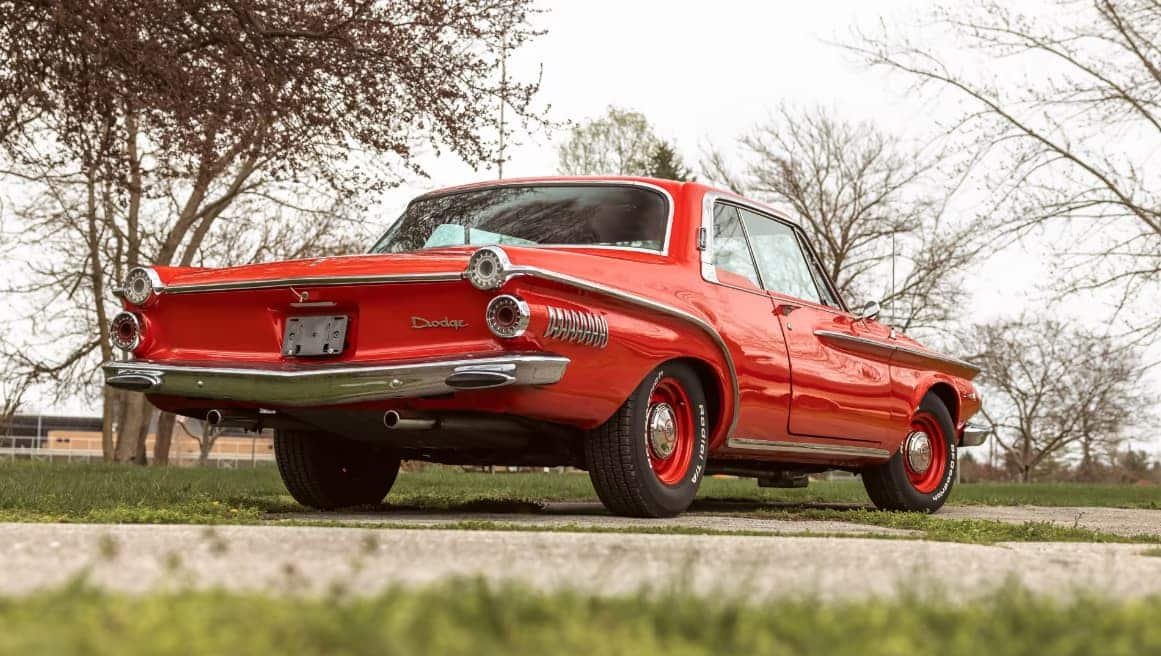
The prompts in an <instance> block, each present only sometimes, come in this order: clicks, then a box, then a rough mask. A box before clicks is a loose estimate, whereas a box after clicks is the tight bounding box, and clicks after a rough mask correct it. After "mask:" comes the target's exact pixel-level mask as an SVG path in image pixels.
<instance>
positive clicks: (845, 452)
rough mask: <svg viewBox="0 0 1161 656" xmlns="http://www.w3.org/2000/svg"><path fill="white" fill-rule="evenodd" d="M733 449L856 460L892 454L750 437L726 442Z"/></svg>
mask: <svg viewBox="0 0 1161 656" xmlns="http://www.w3.org/2000/svg"><path fill="white" fill-rule="evenodd" d="M726 446H728V447H730V448H731V449H742V450H746V451H769V452H771V453H798V454H810V455H817V456H853V457H856V458H879V459H882V460H887V459H888V458H890V457H891V452H890V451H888V450H886V449H880V448H877V447H869V446H846V445H841V444H815V443H813V442H782V441H776V440H755V439H751V438H748V437H731V438H730V439H729V440H727V441H726Z"/></svg>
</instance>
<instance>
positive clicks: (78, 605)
mask: <svg viewBox="0 0 1161 656" xmlns="http://www.w3.org/2000/svg"><path fill="white" fill-rule="evenodd" d="M1158 617H1161V599H1156V598H1154V599H1148V600H1143V601H1131V602H1118V601H1112V600H1106V599H1099V598H1089V597H1078V598H1076V599H1072V600H1069V601H1067V602H1058V601H1053V600H1052V599H1050V598H1047V597H1044V596H1038V595H1033V594H1030V593H1028V592H1026V591H1022V590H1020V589H1016V588H1009V589H1007V590H1005V591H1002V592H1000V593H997V594H995V595H993V596H991V597H988V598H986V599H984V600H982V601H979V602H973V603H970V604H954V603H947V602H944V601H938V600H935V601H933V600H931V599H921V598H909V597H907V596H903V597H902V598H899V599H896V600H882V599H876V600H869V601H853V602H828V603H824V602H820V601H816V600H809V599H797V600H796V599H780V600H777V601H771V602H763V603H746V602H744V601H721V600H707V599H704V598H700V597H698V596H697V595H689V594H682V593H680V592H679V591H673V592H668V593H662V594H654V595H641V596H632V597H622V598H615V597H614V598H598V597H589V596H585V595H582V594H579V593H569V592H563V593H540V592H532V591H529V590H526V589H521V588H512V587H502V588H495V587H489V586H487V585H485V584H482V583H479V582H475V581H456V582H449V583H446V584H442V585H438V586H435V587H430V588H420V589H400V590H394V591H390V592H387V593H384V594H382V595H380V596H376V597H371V598H358V599H352V598H349V597H347V596H345V595H343V594H342V593H341V592H336V593H335V594H334V595H331V596H324V597H322V598H316V599H310V598H299V597H295V596H293V595H292V596H284V595H282V596H268V595H256V594H250V595H246V594H231V593H225V592H213V591H210V592H194V591H174V592H166V593H157V594H152V595H145V596H136V597H134V596H122V595H116V594H110V593H103V592H98V591H95V590H92V589H89V588H87V587H85V586H83V585H80V584H78V585H76V586H72V587H69V588H65V589H62V590H57V591H53V592H46V593H40V594H36V595H33V596H31V597H27V598H21V599H0V654H86V655H94V656H99V655H102V654H110V655H115V656H134V655H135V654H159V655H165V654H181V655H189V656H198V655H200V654H215V655H216V654H259V653H288V654H304V655H309V654H355V653H380V654H452V655H454V654H470V655H471V656H487V655H489V654H510V653H527V654H548V653H551V654H565V655H567V654H654V653H657V654H661V653H664V654H670V655H674V656H677V655H682V654H722V653H731V654H743V653H753V654H758V653H762V654H804V655H805V654H835V655H844V654H850V655H860V656H875V655H878V654H941V655H946V656H958V655H961V654H962V655H965V656H967V655H970V656H977V655H978V654H989V656H1007V655H1009V654H1054V655H1056V656H1067V655H1072V654H1078V655H1079V654H1102V655H1104V656H1119V655H1122V654H1124V655H1136V654H1147V653H1159V652H1161V622H1158V621H1157V618H1158Z"/></svg>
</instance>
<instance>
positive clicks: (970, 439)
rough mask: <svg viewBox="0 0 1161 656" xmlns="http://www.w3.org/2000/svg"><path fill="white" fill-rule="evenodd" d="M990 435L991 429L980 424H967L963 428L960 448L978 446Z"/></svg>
mask: <svg viewBox="0 0 1161 656" xmlns="http://www.w3.org/2000/svg"><path fill="white" fill-rule="evenodd" d="M991 434H992V429H991V428H988V427H987V426H984V425H981V424H973V423H970V422H969V423H968V424H967V425H965V426H964V427H963V437H962V438H961V439H960V441H959V445H960V446H979V445H981V444H983V443H984V440H986V439H988V436H989V435H991Z"/></svg>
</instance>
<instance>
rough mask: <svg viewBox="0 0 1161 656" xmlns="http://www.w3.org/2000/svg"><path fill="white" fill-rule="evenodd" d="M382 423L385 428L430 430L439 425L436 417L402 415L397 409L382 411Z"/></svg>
mask: <svg viewBox="0 0 1161 656" xmlns="http://www.w3.org/2000/svg"><path fill="white" fill-rule="evenodd" d="M383 425H384V426H386V427H387V430H431V429H433V428H435V427H436V426H438V425H439V420H438V419H430V418H427V417H404V416H403V415H402V414H400V413H399V411H398V410H388V411H387V412H384V413H383Z"/></svg>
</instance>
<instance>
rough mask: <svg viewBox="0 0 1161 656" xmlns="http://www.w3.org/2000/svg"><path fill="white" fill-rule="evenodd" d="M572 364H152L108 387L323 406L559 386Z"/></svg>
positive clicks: (496, 359)
mask: <svg viewBox="0 0 1161 656" xmlns="http://www.w3.org/2000/svg"><path fill="white" fill-rule="evenodd" d="M568 363H569V359H568V358H566V357H562V356H557V355H546V354H512V355H504V356H488V357H479V358H456V359H451V360H434V361H425V362H409V363H399V364H390V365H366V364H362V365H360V364H344V365H340V366H335V365H320V366H314V367H310V366H303V365H297V366H266V367H257V366H255V367H249V366H233V367H221V366H215V365H212V364H208V363H180V364H179V363H168V362H155V361H150V360H128V361H124V362H106V363H105V364H103V365H101V368H102V370H104V373H105V384H106V385H109V386H110V387H116V388H119V389H126V390H133V391H136V392H145V393H148V394H164V395H166V396H178V397H186V398H201V399H214V400H223V401H241V402H246V403H261V404H267V405H273V406H317V405H339V404H343V403H358V402H363V401H379V400H383V399H402V398H411V397H416V396H431V395H435V394H447V393H449V392H455V391H459V390H472V389H490V388H496V387H506V386H509V385H550V384H552V383H556V382H558V381H559V380H560V379H561V378H562V377H563V376H564V371H565V369H566V368H567V367H568Z"/></svg>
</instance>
